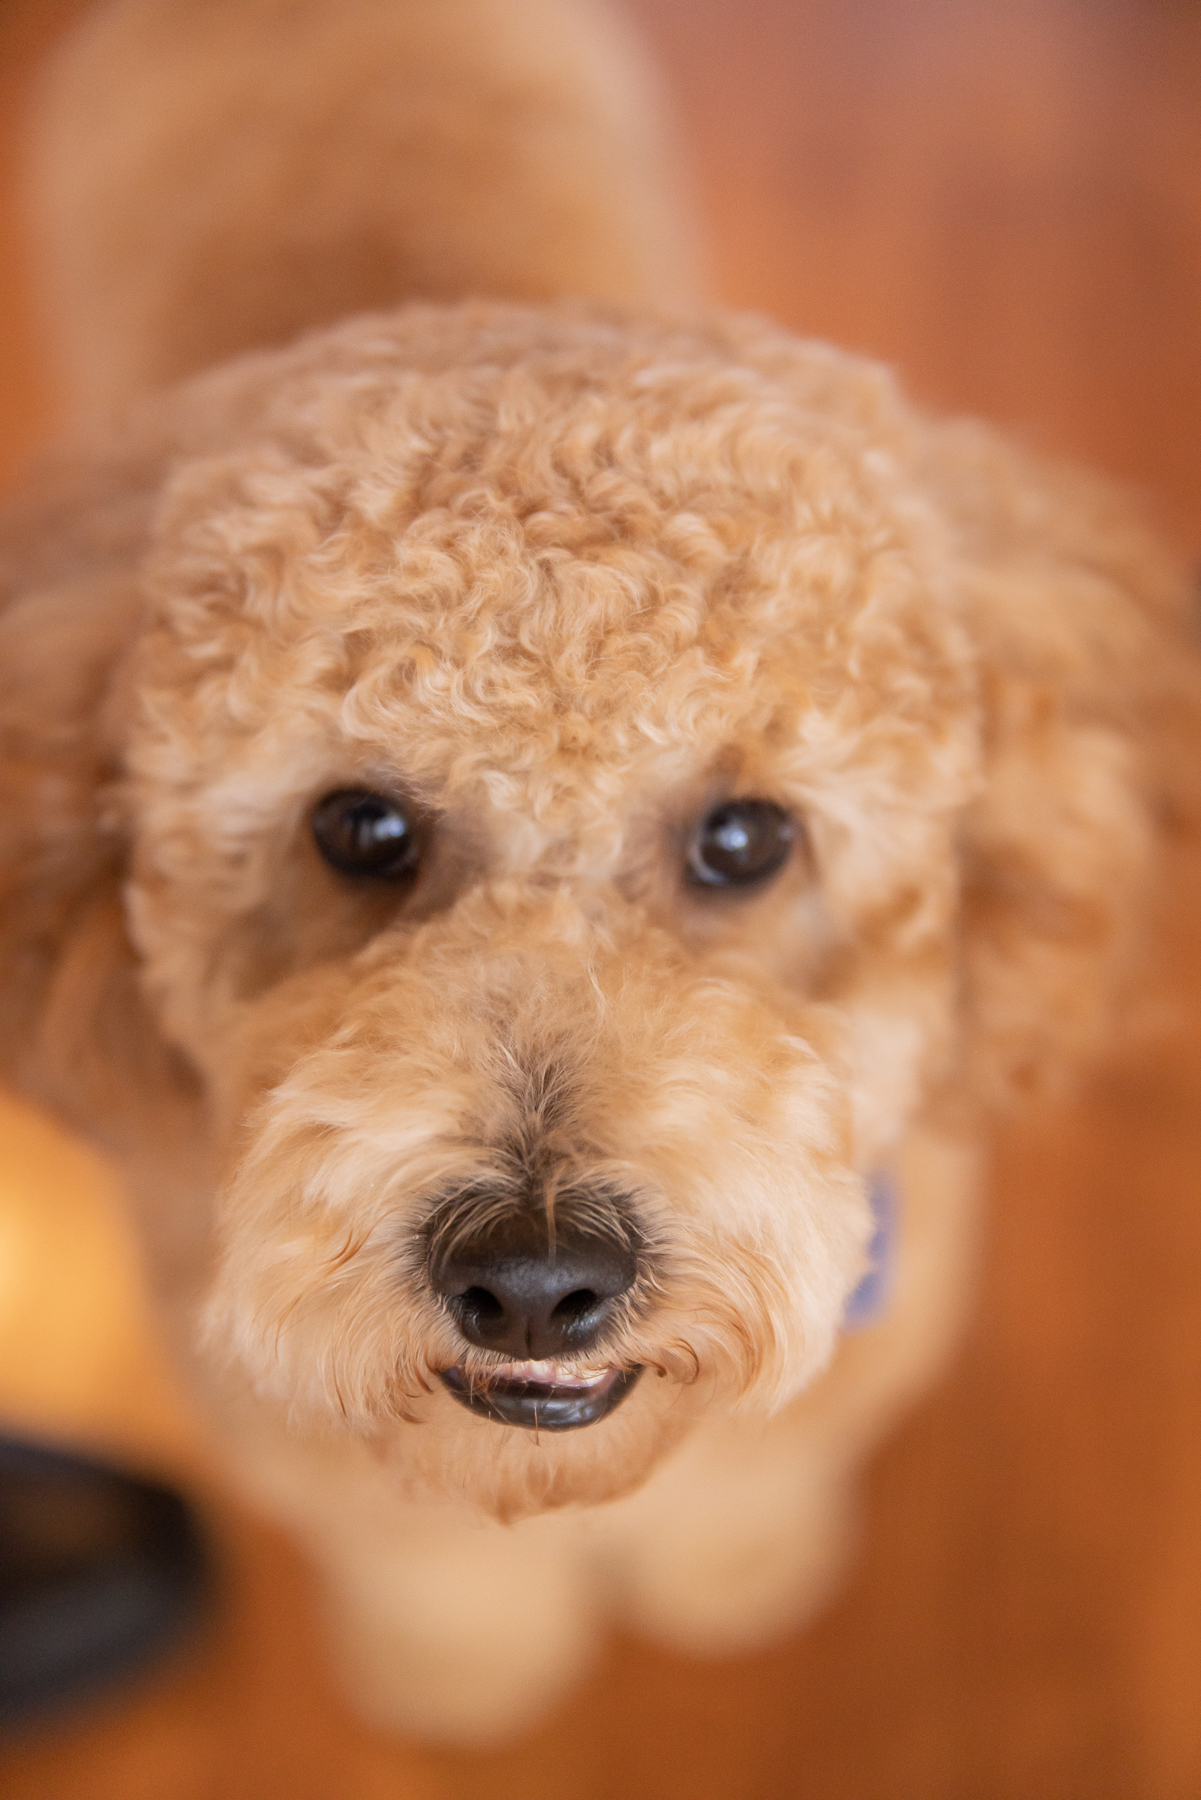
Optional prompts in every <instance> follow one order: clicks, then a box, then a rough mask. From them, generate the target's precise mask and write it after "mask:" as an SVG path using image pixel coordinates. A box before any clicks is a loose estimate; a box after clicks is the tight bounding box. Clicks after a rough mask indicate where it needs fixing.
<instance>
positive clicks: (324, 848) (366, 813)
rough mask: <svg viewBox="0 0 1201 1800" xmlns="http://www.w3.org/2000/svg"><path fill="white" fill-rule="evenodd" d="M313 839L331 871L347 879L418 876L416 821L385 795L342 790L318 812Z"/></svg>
mask: <svg viewBox="0 0 1201 1800" xmlns="http://www.w3.org/2000/svg"><path fill="white" fill-rule="evenodd" d="M313 836H314V838H315V839H316V840H317V848H318V850H320V852H321V854H322V856H323V857H324V858H325V860H326V862H327V863H329V864H330V865H331V867H333V868H335V869H337V870H339V871H340V873H341V874H343V875H370V876H373V877H374V878H375V879H376V880H378V881H400V880H403V879H404V878H405V877H406V876H410V875H415V874H416V873H417V862H418V857H419V853H420V845H419V844H418V841H417V837H418V833H417V822H416V817H415V816H414V815H412V814H410V813H409V812H408V811H406V810H405V809H404V808H403V807H401V806H400V805H399V804H398V803H397V802H396V801H395V800H389V799H388V798H387V796H386V795H384V794H371V793H368V792H367V791H366V789H364V788H340V789H339V790H338V792H337V793H335V794H327V795H326V796H325V799H324V800H321V801H318V803H317V805H316V806H315V807H314V808H313Z"/></svg>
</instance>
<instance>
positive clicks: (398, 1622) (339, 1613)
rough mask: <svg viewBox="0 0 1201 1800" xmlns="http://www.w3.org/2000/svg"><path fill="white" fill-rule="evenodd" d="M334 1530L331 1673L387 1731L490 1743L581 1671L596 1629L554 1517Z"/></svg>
mask: <svg viewBox="0 0 1201 1800" xmlns="http://www.w3.org/2000/svg"><path fill="white" fill-rule="evenodd" d="M549 1523H550V1528H549V1529H548V1522H547V1521H545V1520H531V1521H526V1522H523V1523H522V1524H520V1525H512V1526H502V1525H479V1526H472V1525H469V1524H456V1523H455V1522H454V1521H448V1520H446V1519H444V1518H438V1517H436V1516H433V1515H426V1516H425V1517H424V1518H423V1519H422V1520H421V1522H420V1524H416V1523H415V1522H413V1523H412V1524H410V1525H409V1526H408V1527H407V1528H406V1529H405V1531H404V1534H403V1537H402V1536H401V1535H400V1534H399V1533H393V1532H389V1533H387V1534H386V1535H385V1534H382V1533H381V1534H379V1535H378V1536H377V1535H373V1534H372V1533H371V1532H365V1533H361V1532H359V1531H358V1530H355V1531H348V1532H342V1533H340V1534H336V1535H335V1536H334V1537H333V1538H331V1540H330V1541H329V1543H328V1544H324V1545H322V1546H321V1558H322V1574H323V1576H324V1579H325V1584H326V1610H327V1613H328V1617H329V1624H330V1627H331V1638H332V1645H331V1648H332V1652H333V1659H334V1671H335V1675H336V1676H337V1678H338V1679H339V1681H340V1683H341V1686H342V1688H343V1690H344V1692H345V1694H346V1697H347V1699H348V1701H349V1702H350V1704H351V1705H352V1706H353V1707H354V1709H355V1711H356V1712H358V1713H359V1714H361V1715H362V1716H363V1717H365V1718H366V1719H368V1720H369V1721H371V1722H372V1723H373V1724H376V1725H378V1726H380V1727H382V1728H383V1729H385V1730H388V1731H401V1732H406V1733H412V1734H414V1735H415V1736H418V1737H421V1738H424V1739H427V1740H429V1739H433V1740H442V1741H445V1742H449V1743H456V1744H465V1743H473V1742H480V1743H495V1742H496V1741H498V1740H500V1739H503V1738H507V1737H511V1736H514V1735H516V1734H518V1733H520V1732H521V1731H523V1730H525V1729H527V1728H528V1727H529V1726H531V1725H533V1724H536V1723H537V1721H538V1720H539V1719H540V1718H541V1717H542V1716H543V1715H544V1714H545V1713H546V1712H548V1711H549V1710H550V1709H551V1708H552V1707H553V1706H554V1705H555V1704H556V1702H557V1701H558V1700H559V1699H560V1697H561V1696H562V1695H563V1693H565V1692H566V1691H567V1689H568V1688H570V1687H572V1686H573V1685H574V1684H575V1683H576V1682H577V1681H578V1680H579V1679H580V1677H581V1675H582V1673H583V1672H584V1670H585V1668H586V1667H587V1664H588V1662H589V1661H590V1659H591V1655H592V1650H593V1646H594V1642H595V1633H594V1630H593V1628H592V1620H591V1618H590V1616H589V1610H588V1606H587V1593H586V1590H585V1588H584V1584H583V1582H582V1580H581V1570H580V1567H579V1563H578V1559H577V1557H576V1556H575V1555H574V1554H572V1547H571V1545H570V1543H569V1542H568V1541H567V1540H566V1539H565V1538H564V1536H563V1534H562V1533H561V1532H557V1531H556V1530H555V1529H554V1522H553V1521H551V1522H549Z"/></svg>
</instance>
